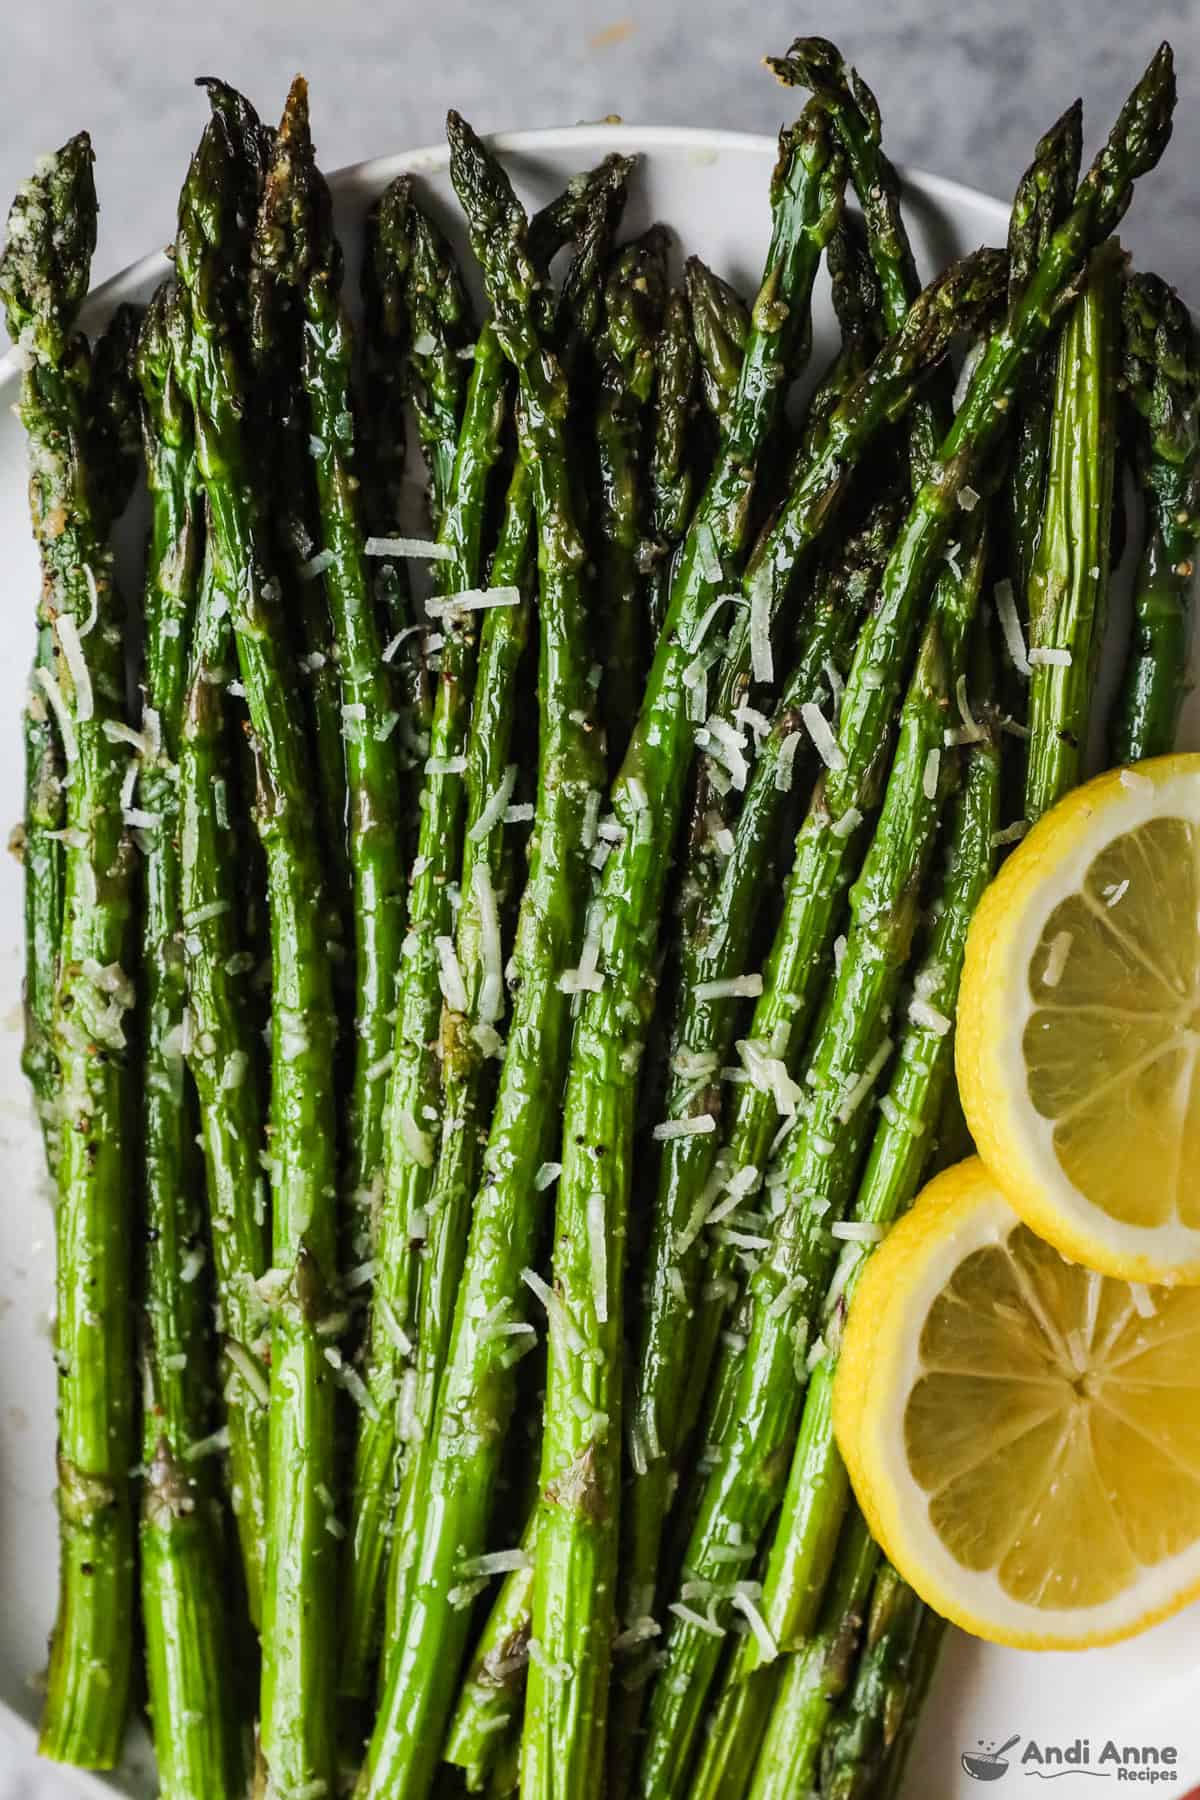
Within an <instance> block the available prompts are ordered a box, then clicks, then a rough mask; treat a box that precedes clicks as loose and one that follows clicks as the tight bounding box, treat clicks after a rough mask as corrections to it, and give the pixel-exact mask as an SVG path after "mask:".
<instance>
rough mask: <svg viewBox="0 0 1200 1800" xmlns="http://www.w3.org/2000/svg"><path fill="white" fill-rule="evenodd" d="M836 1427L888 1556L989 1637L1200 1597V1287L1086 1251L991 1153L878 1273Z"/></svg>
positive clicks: (932, 1197)
mask: <svg viewBox="0 0 1200 1800" xmlns="http://www.w3.org/2000/svg"><path fill="white" fill-rule="evenodd" d="M834 1423H835V1427H836V1430H837V1437H838V1443H839V1445H840V1447H841V1451H842V1455H843V1456H844V1457H845V1460H846V1464H847V1466H848V1468H849V1471H850V1477H851V1480H852V1482H853V1484H854V1490H855V1493H856V1495H857V1497H858V1501H859V1504H860V1506H861V1507H862V1509H863V1512H864V1514H865V1515H866V1518H867V1522H868V1524H869V1525H870V1527H871V1530H872V1531H873V1533H874V1534H875V1536H876V1537H877V1538H878V1540H879V1542H880V1543H881V1544H882V1546H883V1548H884V1550H885V1551H886V1552H887V1554H888V1556H889V1557H890V1558H891V1559H892V1561H893V1562H894V1563H895V1565H896V1567H897V1568H898V1569H899V1570H900V1572H901V1574H902V1575H903V1576H904V1577H905V1579H906V1580H907V1581H908V1582H909V1583H910V1584H911V1585H912V1586H913V1587H914V1588H915V1589H916V1590H917V1592H918V1593H919V1594H920V1595H921V1597H922V1598H923V1599H924V1600H926V1601H927V1602H928V1603H929V1604H930V1605H931V1606H933V1607H934V1608H935V1609H936V1610H937V1611H938V1612H940V1613H942V1614H944V1615H945V1617H947V1618H949V1619H953V1620H954V1621H955V1622H956V1623H957V1624H959V1625H961V1626H963V1627H964V1628H965V1629H966V1630H967V1631H971V1632H974V1633H975V1635H976V1636H978V1637H984V1638H990V1639H992V1640H993V1641H995V1642H997V1643H1006V1644H1015V1645H1018V1646H1021V1647H1024V1648H1026V1649H1071V1648H1079V1647H1081V1646H1084V1645H1089V1644H1101V1643H1106V1642H1109V1641H1111V1640H1112V1639H1114V1638H1120V1637H1128V1636H1130V1635H1131V1634H1132V1633H1134V1632H1136V1631H1140V1630H1142V1629H1144V1627H1146V1626H1147V1625H1151V1624H1153V1623H1154V1622H1155V1621H1156V1620H1157V1619H1160V1618H1162V1617H1164V1616H1165V1615H1166V1614H1167V1613H1170V1612H1174V1611H1175V1610H1176V1609H1177V1608H1179V1607H1180V1606H1182V1605H1183V1604H1184V1603H1185V1602H1186V1601H1187V1600H1189V1599H1191V1598H1192V1597H1193V1596H1194V1595H1195V1594H1197V1593H1198V1592H1200V1288H1195V1287H1181V1286H1177V1287H1169V1288H1148V1287H1144V1286H1142V1285H1140V1284H1138V1283H1130V1282H1125V1281H1119V1280H1114V1279H1112V1278H1111V1277H1108V1276H1104V1275H1098V1274H1095V1273H1094V1272H1093V1271H1091V1270H1088V1269H1084V1268H1081V1267H1080V1266H1079V1265H1078V1264H1076V1263H1070V1262H1068V1261H1067V1260H1066V1259H1065V1258H1064V1257H1062V1256H1061V1255H1060V1254H1059V1252H1058V1251H1057V1250H1055V1249H1053V1248H1052V1247H1051V1246H1050V1245H1049V1244H1046V1243H1044V1242H1042V1241H1041V1240H1040V1239H1039V1238H1037V1237H1035V1236H1034V1234H1033V1233H1032V1232H1031V1231H1030V1230H1029V1228H1028V1226H1027V1225H1025V1224H1024V1223H1023V1222H1022V1221H1021V1220H1020V1219H1019V1218H1018V1217H1017V1216H1016V1214H1015V1213H1014V1212H1013V1211H1012V1208H1011V1207H1010V1206H1009V1205H1008V1203H1007V1201H1006V1199H1005V1197H1004V1195H1003V1193H1002V1192H1001V1191H1000V1189H999V1188H998V1187H997V1186H996V1184H995V1182H994V1181H993V1180H992V1178H991V1176H990V1175H989V1173H988V1171H987V1170H986V1169H985V1167H984V1165H983V1164H982V1162H980V1161H979V1160H978V1159H976V1158H972V1159H971V1160H970V1161H968V1162H965V1163H960V1164H958V1165H957V1167H955V1168H952V1169H948V1170H947V1171H946V1172H945V1173H944V1174H942V1175H939V1176H938V1177H937V1179H936V1180H935V1181H932V1182H931V1183H930V1184H929V1186H928V1187H927V1188H926V1189H925V1191H924V1193H923V1194H922V1195H921V1196H920V1197H919V1199H918V1200H917V1203H916V1205H915V1206H914V1207H913V1209H912V1211H911V1212H910V1213H909V1214H908V1215H907V1216H906V1217H905V1218H903V1219H902V1220H901V1221H900V1223H899V1224H898V1225H896V1226H895V1227H894V1229H893V1230H892V1232H891V1233H890V1234H889V1236H888V1237H887V1238H886V1239H885V1240H884V1242H883V1244H882V1245H881V1246H880V1248H879V1250H878V1251H876V1253H875V1255H874V1256H873V1257H872V1259H871V1261H870V1262H869V1264H868V1265H867V1268H866V1271H865V1273H864V1275H863V1279H862V1281H861V1283H860V1285H859V1288H858V1291H857V1293H856V1294H855V1297H854V1301H853V1304H852V1306H851V1308H850V1315H849V1319H848V1321H847V1324H846V1331H845V1337H844V1341H843V1345H842V1353H841V1362H840V1365H839V1369H838V1374H837V1380H836V1385H835V1389H834Z"/></svg>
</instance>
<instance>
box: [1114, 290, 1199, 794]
mask: <svg viewBox="0 0 1200 1800" xmlns="http://www.w3.org/2000/svg"><path fill="white" fill-rule="evenodd" d="M1122 322H1123V326H1124V357H1123V365H1124V387H1125V392H1126V393H1127V395H1128V396H1129V399H1130V401H1131V402H1132V406H1133V410H1134V412H1135V415H1136V417H1135V426H1134V429H1135V444H1136V456H1135V460H1136V469H1137V476H1138V484H1139V486H1140V488H1141V490H1142V494H1143V497H1144V500H1145V505H1146V535H1145V541H1144V544H1143V548H1142V554H1141V559H1140V561H1139V564H1138V573H1137V581H1136V585H1135V587H1134V595H1133V601H1134V632H1133V643H1132V645H1131V647H1130V652H1129V660H1128V662H1127V663H1126V667H1125V677H1124V681H1123V683H1122V688H1121V693H1120V696H1119V698H1118V702H1117V710H1116V717H1115V720H1114V723H1113V733H1112V754H1113V760H1114V761H1115V762H1135V761H1136V760H1137V759H1138V758H1139V757H1144V756H1163V755H1165V754H1166V752H1167V751H1168V750H1170V749H1172V748H1173V746H1174V743H1175V728H1176V725H1177V723H1178V719H1179V707H1180V702H1181V700H1182V698H1183V691H1184V683H1185V680H1186V670H1187V643H1188V616H1189V612H1190V607H1191V593H1192V584H1193V577H1194V574H1195V558H1196V542H1197V537H1198V536H1200V349H1198V347H1197V339H1196V332H1195V328H1194V326H1193V324H1192V320H1191V316H1190V314H1189V313H1188V310H1187V308H1186V306H1184V304H1183V302H1182V301H1181V300H1180V298H1179V296H1178V295H1177V294H1176V293H1175V292H1174V290H1173V289H1171V288H1169V287H1168V286H1167V285H1166V283H1165V282H1164V281H1160V280H1159V278H1158V277H1157V276H1156V275H1135V276H1133V277H1131V279H1130V280H1129V281H1128V282H1127V283H1126V285H1125V293H1124V299H1123V302H1122Z"/></svg>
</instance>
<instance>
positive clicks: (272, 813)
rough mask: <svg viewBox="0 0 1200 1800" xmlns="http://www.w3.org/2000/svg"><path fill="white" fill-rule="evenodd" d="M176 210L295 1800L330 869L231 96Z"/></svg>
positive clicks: (319, 1489) (315, 1634)
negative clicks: (221, 708)
mask: <svg viewBox="0 0 1200 1800" xmlns="http://www.w3.org/2000/svg"><path fill="white" fill-rule="evenodd" d="M212 99H213V103H214V113H213V118H212V119H211V121H210V123H209V125H208V127H207V128H206V130H205V132H204V135H203V137H202V138H201V142H200V147H199V149H198V151H197V152H196V155H195V156H194V158H193V160H192V164H191V167H190V169H189V171H188V176H187V179H186V181H185V183H184V188H183V192H182V195H181V198H180V209H179V228H178V233H177V237H176V270H177V273H178V277H179V280H180V283H181V310H183V311H185V313H186V315H187V317H188V318H189V320H190V325H191V344H190V348H189V351H188V353H187V355H186V357H185V358H184V359H183V360H182V366H181V378H182V380H183V384H184V386H185V388H186V390H187V393H188V396H189V398H190V400H191V402H192V409H193V414H194V417H195V430H196V446H197V457H198V462H199V468H200V473H201V476H202V478H203V481H204V488H205V493H206V496H207V500H208V507H209V519H210V526H211V534H212V544H213V551H214V557H215V560H216V570H215V576H216V580H217V582H218V584H219V586H220V588H221V591H222V593H223V594H224V595H225V596H226V597H227V599H228V602H229V606H230V611H231V614H232V620H233V629H234V638H235V641H236V644H237V654H238V663H239V668H240V672H241V679H242V682H243V684H244V686H245V689H246V699H247V704H248V707H249V712H250V720H251V725H252V729H253V734H254V742H253V749H254V755H255V763H256V774H257V781H258V793H257V799H256V823H257V827H258V832H259V835H260V837H261V839H262V843H263V847H264V851H265V853H266V858H267V866H268V883H269V895H270V913H271V918H270V924H271V967H272V1013H271V1124H272V1138H271V1151H272V1158H273V1170H272V1175H273V1180H272V1190H273V1201H274V1206H273V1220H272V1224H273V1251H272V1261H273V1264H274V1267H275V1268H276V1269H277V1270H279V1271H280V1272H281V1281H280V1289H279V1293H278V1298H277V1302H276V1306H275V1311H274V1318H273V1329H272V1342H271V1378H270V1462H271V1466H272V1467H273V1468H275V1469H279V1470H286V1471H287V1472H288V1478H287V1480H279V1481H273V1482H272V1483H271V1484H270V1490H269V1495H268V1516H267V1531H266V1538H267V1560H266V1574H265V1586H264V1594H263V1608H262V1613H263V1630H262V1642H263V1680H262V1701H261V1727H260V1732H261V1744H262V1753H263V1759H264V1761H265V1764H266V1768H267V1771H268V1776H269V1779H270V1781H271V1782H272V1783H273V1785H274V1786H275V1787H276V1788H278V1789H279V1790H280V1791H282V1792H284V1793H288V1792H294V1791H296V1790H299V1789H303V1788H305V1787H306V1786H307V1787H309V1788H311V1787H312V1786H313V1784H314V1783H318V1782H322V1781H324V1782H327V1783H332V1780H333V1717H332V1699H333V1663H334V1640H333V1631H332V1623H333V1620H332V1613H333V1576H334V1540H333V1538H332V1537H331V1536H330V1534H329V1532H328V1531H327V1530H326V1520H327V1516H328V1506H327V1498H326V1496H327V1495H328V1492H329V1486H330V1482H331V1479H332V1471H333V1422H334V1419H333V1371H332V1369H331V1367H330V1364H329V1361H328V1360H327V1357H326V1354H325V1343H324V1341H323V1335H322V1324H323V1317H324V1312H325V1308H326V1304H327V1301H326V1295H327V1292H328V1288H329V1284H330V1283H331V1282H332V1280H333V1278H334V1270H335V1251H336V1226H337V1217H336V1188H337V1167H336V1119H335V1106H334V1082H333V1067H332V1063H333V1054H332V1053H333V1036H334V1018H333V997H332V991H331V983H330V973H329V963H328V960H327V956H326V948H325V942H324V936H325V934H324V931H323V929H322V925H321V902H322V896H323V882H322V860H321V854H320V850H319V847H318V843H317V838H316V832H315V830H314V828H313V819H312V813H311V810H310V798H309V797H310V795H311V792H312V784H311V772H310V764H309V758H308V754H307V749H308V746H307V744H306V742H305V739H304V735H303V733H302V731H301V730H300V728H299V726H298V723H297V720H298V716H299V715H298V711H297V704H296V701H297V694H296V680H295V671H294V669H293V667H292V665H291V661H290V658H289V657H288V655H287V653H286V651H285V649H284V647H283V639H284V635H285V634H284V633H283V631H282V630H281V628H280V623H279V620H278V616H277V611H276V609H277V605H278V592H279V589H278V584H277V582H275V581H273V580H272V579H271V578H270V575H269V572H268V562H267V536H266V530H265V525H264V520H263V517H262V508H261V504H260V501H259V496H258V491H257V488H256V485H255V482H254V479H253V470H252V465H251V460H250V444H249V441H248V436H247V433H246V429H245V426H244V422H243V420H244V395H245V391H246V389H245V374H244V371H243V369H242V368H241V366H240V363H239V358H238V354H237V349H236V336H235V325H236V318H235V315H234V308H233V306H232V304H231V302H230V298H229V292H230V289H231V287H232V288H233V289H234V291H236V285H237V280H238V276H239V274H241V273H242V272H243V267H244V264H243V265H242V267H239V260H238V257H237V253H238V250H239V228H238V224H237V211H238V207H239V205H242V204H244V202H245V190H246V187H247V185H248V171H247V169H246V162H245V153H244V151H243V150H242V149H241V147H240V146H239V143H238V140H237V136H236V134H235V132H234V130H233V129H232V127H231V124H230V121H229V117H228V105H227V100H226V96H225V95H224V93H223V92H222V91H220V90H217V91H216V92H213V93H212Z"/></svg>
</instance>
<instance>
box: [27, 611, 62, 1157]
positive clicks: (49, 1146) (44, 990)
mask: <svg viewBox="0 0 1200 1800" xmlns="http://www.w3.org/2000/svg"><path fill="white" fill-rule="evenodd" d="M53 667H54V632H53V628H52V627H51V626H50V625H48V624H41V623H39V625H38V628H37V647H36V649H35V652H34V666H33V670H32V671H31V680H30V685H29V695H28V698H27V700H26V702H25V710H24V713H23V715H22V720H21V730H22V736H23V741H24V755H25V815H24V820H23V823H22V828H21V831H20V834H19V838H17V839H16V840H14V841H16V842H17V843H18V844H19V848H20V854H21V864H22V868H23V871H24V877H25V981H24V1015H25V1035H24V1040H23V1043H22V1047H21V1068H22V1069H23V1071H24V1073H25V1078H26V1080H27V1081H28V1082H29V1085H30V1087H31V1088H32V1090H33V1098H34V1105H35V1107H36V1108H37V1113H38V1118H39V1120H40V1121H41V1127H42V1142H43V1144H44V1146H45V1151H46V1164H47V1167H48V1169H49V1171H50V1175H51V1177H53V1176H54V1175H55V1174H56V1172H57V1167H58V1145H59V1135H60V1128H61V1120H60V1117H59V1108H58V1097H59V1069H58V1058H57V1056H56V1055H55V1053H54V997H55V994H56V992H57V989H58V963H59V940H60V936H61V933H62V908H63V848H62V837H61V833H62V831H63V828H64V822H65V820H66V816H67V815H66V796H65V790H64V788H63V776H64V774H65V773H66V768H65V765H64V763H63V753H62V739H61V736H60V734H59V731H58V728H57V726H56V724H55V722H54V715H53V713H52V711H51V709H50V702H49V700H48V699H47V697H46V693H45V690H44V689H43V688H42V687H41V685H40V681H41V676H40V675H39V673H38V671H44V673H45V674H47V675H51V674H52V673H53Z"/></svg>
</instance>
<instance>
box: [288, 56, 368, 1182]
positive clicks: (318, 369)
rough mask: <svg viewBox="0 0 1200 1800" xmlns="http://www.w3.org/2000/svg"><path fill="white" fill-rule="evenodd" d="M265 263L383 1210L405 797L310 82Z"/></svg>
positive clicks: (351, 1159) (357, 1035) (353, 1113)
mask: <svg viewBox="0 0 1200 1800" xmlns="http://www.w3.org/2000/svg"><path fill="white" fill-rule="evenodd" d="M256 259H257V266H258V269H259V271H260V272H261V273H262V274H263V275H264V276H265V277H266V279H267V280H268V281H269V282H270V283H271V288H272V291H271V292H270V295H269V300H268V301H267V302H266V304H269V305H271V306H273V307H274V308H277V309H278V310H279V311H281V312H287V311H292V312H294V313H295V315H296V319H297V323H298V325H299V327H300V329H299V342H300V365H299V370H298V386H299V388H300V389H301V391H302V393H303V396H304V399H305V401H306V403H307V414H306V417H305V419H304V425H305V427H306V428H307V430H308V433H309V435H310V437H311V440H312V443H313V448H314V455H313V458H312V461H313V468H314V471H315V477H316V493H317V517H318V542H319V545H320V555H321V557H322V559H324V560H325V563H326V566H325V569H324V573H323V576H322V580H323V582H324V590H325V595H326V599H327V602H328V608H329V614H330V617H331V620H332V625H333V644H334V649H335V661H336V671H337V678H338V681H339V684H340V716H341V720H342V735H343V737H344V740H345V746H344V754H345V765H346V775H347V792H348V832H349V845H350V872H351V898H352V907H351V918H352V925H353V931H352V950H353V956H354V971H355V973H354V991H355V1006H354V1072H353V1077H352V1083H351V1089H350V1100H349V1119H348V1125H347V1144H346V1156H345V1174H344V1180H345V1188H346V1192H347V1195H348V1198H349V1201H350V1204H351V1205H352V1206H357V1207H359V1208H362V1207H364V1206H369V1205H370V1201H371V1197H372V1195H373V1194H375V1193H376V1192H377V1190H378V1185H379V1183H380V1181H381V1179H382V1165H383V1135H384V1133H383V1127H384V1101H385V1097H386V1092H387V1083H386V1080H385V1079H384V1077H385V1075H386V1071H387V1067H388V1059H389V1051H390V1047H391V1040H392V1024H391V1009H392V1005H393V996H394V992H395V986H396V974H397V970H398V967H399V962H400V942H401V937H402V935H403V922H404V875H403V865H402V859H401V834H402V810H401V797H402V796H401V785H400V769H399V764H398V760H397V757H396V746H395V742H394V730H395V726H396V724H397V717H396V713H395V711H394V710H393V707H392V694H391V692H390V690H389V686H388V681H387V669H386V665H385V664H384V663H383V662H382V660H381V649H382V647H381V644H380V640H379V631H378V625H377V621H376V616H375V611H374V607H373V604H372V598H371V590H370V581H369V576H368V565H367V559H366V556H365V554H364V551H363V535H362V530H361V526H360V523H359V502H358V479H357V476H356V474H355V469H356V466H357V455H356V449H357V446H356V442H355V422H354V409H353V397H352V394H351V389H350V367H351V358H352V354H353V339H352V336H351V332H350V328H349V323H348V321H347V319H346V317H345V314H344V312H343V310H342V306H341V301H340V289H341V282H342V257H341V250H340V247H339V246H338V244H337V241H336V239H335V238H334V236H333V228H332V220H331V212H330V202H329V192H328V189H327V188H326V186H325V183H324V181H323V180H322V178H321V176H320V174H319V173H318V170H317V166H316V159H315V156H314V153H313V146H312V137H311V134H310V130H309V123H308V100H307V89H306V87H305V84H304V82H303V81H302V80H300V79H297V80H296V81H295V82H294V83H293V86H292V90H291V93H290V94H289V96H288V102H287V107H286V109H285V111H284V115H283V122H282V124H281V126H280V130H279V137H278V146H277V150H276V153H275V156H274V158H273V160H272V163H271V168H270V171H269V174H268V180H267V186H266V192H265V194H264V198H263V204H262V208H261V210H260V213H259V219H258V225H257V231H256ZM289 373H290V372H289ZM292 378H293V380H297V376H296V375H293V377H292Z"/></svg>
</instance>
